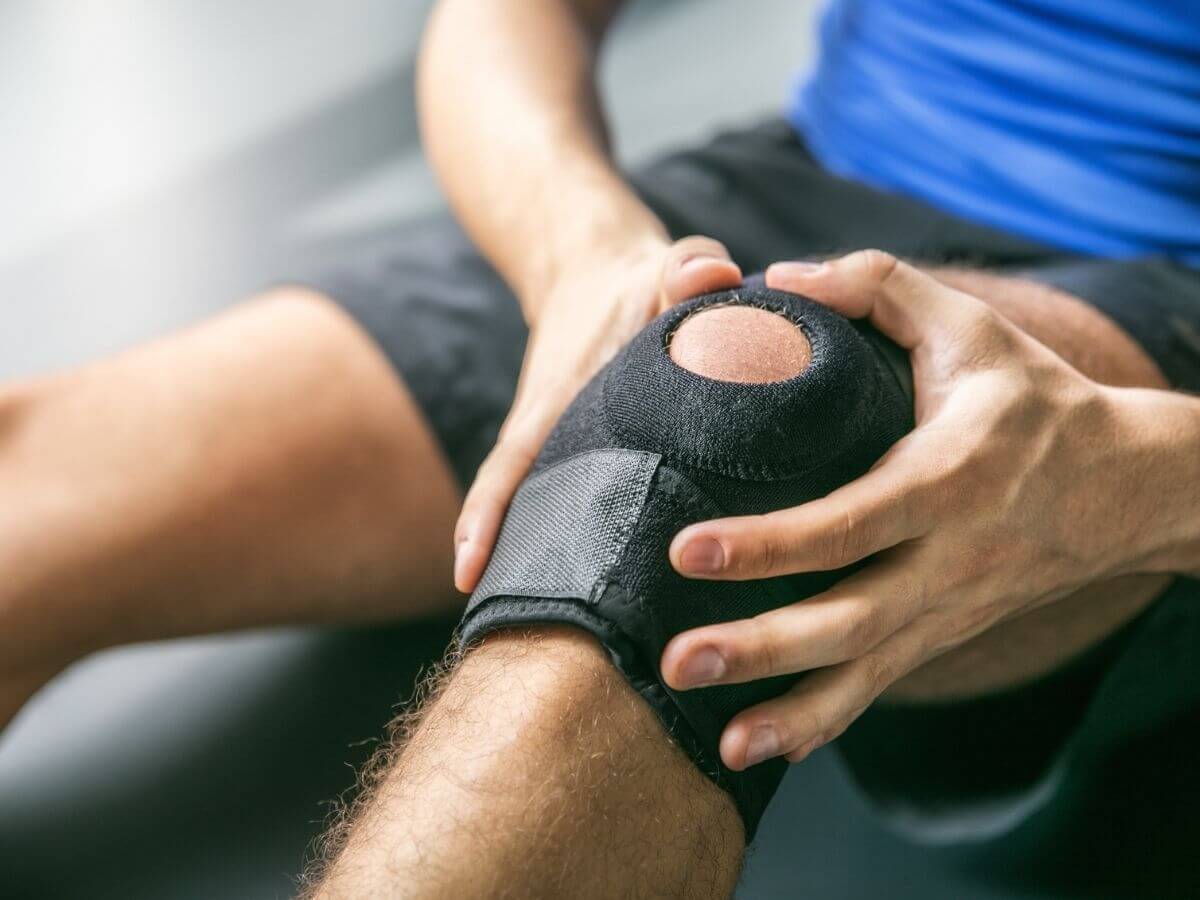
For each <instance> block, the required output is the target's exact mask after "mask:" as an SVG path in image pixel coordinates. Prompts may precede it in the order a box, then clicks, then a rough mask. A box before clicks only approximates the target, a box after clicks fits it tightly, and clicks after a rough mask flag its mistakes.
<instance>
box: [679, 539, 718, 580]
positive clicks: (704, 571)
mask: <svg viewBox="0 0 1200 900" xmlns="http://www.w3.org/2000/svg"><path fill="white" fill-rule="evenodd" d="M679 565H680V567H682V569H683V571H684V574H687V573H689V572H690V573H692V574H694V575H712V574H715V573H717V572H720V571H721V570H722V569H723V568H725V548H724V547H722V546H721V545H720V544H719V543H718V542H717V541H714V540H713V539H712V538H696V539H695V540H692V541H688V542H687V543H686V544H684V545H683V550H682V551H681V552H680V554H679Z"/></svg>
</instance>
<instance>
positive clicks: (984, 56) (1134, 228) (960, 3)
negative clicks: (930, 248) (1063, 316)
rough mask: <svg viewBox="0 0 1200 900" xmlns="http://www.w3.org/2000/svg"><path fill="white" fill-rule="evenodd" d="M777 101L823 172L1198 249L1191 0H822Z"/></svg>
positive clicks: (1065, 242) (1145, 249)
mask: <svg viewBox="0 0 1200 900" xmlns="http://www.w3.org/2000/svg"><path fill="white" fill-rule="evenodd" d="M820 44H821V53H820V57H819V59H818V61H817V64H816V67H815V68H814V70H813V71H812V72H811V73H810V74H809V75H808V76H807V77H806V78H805V79H803V80H802V82H801V83H800V84H799V85H798V86H797V89H796V93H795V97H794V102H793V104H792V108H791V110H790V118H791V120H792V122H793V124H794V125H795V126H796V128H797V129H798V130H799V131H800V132H801V134H802V135H803V136H804V137H805V138H806V140H807V142H808V144H809V147H810V149H811V150H812V152H813V153H814V155H815V156H816V157H817V158H818V159H819V160H820V161H821V162H822V164H824V165H825V166H826V167H827V168H829V169H830V170H832V171H833V172H835V173H837V174H840V175H844V176H846V177H849V178H854V179H857V180H860V181H864V182H867V183H869V184H873V185H876V186H878V187H880V188H883V189H885V190H890V191H896V192H900V193H904V194H908V195H911V196H914V197H918V198H920V199H923V200H925V201H926V202H928V203H930V204H932V205H934V206H938V207H941V208H942V209H945V210H948V211H950V212H953V213H957V214H959V215H961V216H964V217H966V218H968V219H972V220H974V221H977V222H982V223H986V224H989V225H993V226H996V227H999V228H1002V229H1005V230H1008V231H1011V232H1015V233H1018V234H1022V235H1025V236H1027V237H1030V238H1034V239H1037V240H1040V241H1043V242H1045V243H1048V244H1052V245H1055V246H1059V247H1063V248H1066V249H1070V250H1075V251H1079V252H1082V253H1088V254H1095V255H1100V256H1109V257H1129V256H1141V255H1165V256H1170V257H1173V258H1175V259H1178V260H1182V261H1185V262H1188V263H1190V264H1195V265H1200V0H831V2H830V4H829V7H828V9H827V10H826V11H825V14H824V18H823V20H822V24H821V30H820Z"/></svg>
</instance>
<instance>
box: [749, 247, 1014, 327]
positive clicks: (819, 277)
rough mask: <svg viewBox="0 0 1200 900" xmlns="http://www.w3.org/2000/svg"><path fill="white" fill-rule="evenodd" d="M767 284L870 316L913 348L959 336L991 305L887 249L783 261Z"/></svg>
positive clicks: (771, 270) (773, 268) (846, 311)
mask: <svg viewBox="0 0 1200 900" xmlns="http://www.w3.org/2000/svg"><path fill="white" fill-rule="evenodd" d="M766 282H767V286H768V287H771V288H775V289H777V290H784V291H792V292H794V293H797V294H804V295H805V296H807V297H811V298H812V299H814V300H817V301H819V302H821V303H824V304H825V305H827V306H829V307H831V308H832V309H834V310H836V311H837V312H839V313H841V314H842V315H844V316H849V317H850V318H853V319H860V318H867V319H869V320H870V321H871V324H873V325H874V326H875V327H876V328H878V329H879V330H880V331H882V332H883V333H884V334H886V335H887V336H888V337H890V338H891V339H892V340H894V341H895V342H896V343H898V344H900V345H901V346H902V347H905V348H907V349H909V350H912V349H914V348H915V347H916V346H917V345H918V344H920V343H921V342H922V340H925V339H928V338H930V337H934V336H939V335H946V334H950V335H952V334H958V333H961V331H962V329H963V328H964V327H967V326H968V325H969V324H970V323H971V322H972V321H973V320H974V319H976V318H979V317H987V316H989V314H990V313H989V309H988V307H987V305H986V304H985V303H984V302H983V301H982V300H979V299H977V298H975V297H972V296H971V295H969V294H965V293H963V292H961V291H957V290H955V289H953V288H951V287H948V286H946V285H944V284H942V283H941V282H938V281H936V280H935V279H933V278H931V277H929V276H928V275H926V274H924V273H923V272H921V271H919V270H918V269H916V268H914V267H913V266H910V265H909V264H908V263H906V262H903V261H901V260H899V259H897V258H896V257H894V256H892V255H891V254H890V253H884V252H883V251H882V250H859V251H858V252H856V253H851V254H849V255H847V256H843V257H841V258H839V259H834V260H829V261H828V262H824V263H818V264H815V265H814V264H812V263H794V262H782V263H775V264H774V265H772V266H770V267H769V268H768V269H767V272H766Z"/></svg>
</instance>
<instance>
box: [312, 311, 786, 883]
mask: <svg viewBox="0 0 1200 900" xmlns="http://www.w3.org/2000/svg"><path fill="white" fill-rule="evenodd" d="M702 320H703V321H702ZM697 323H698V324H697ZM765 343H770V344H771V345H772V347H773V348H774V349H775V350H776V351H777V352H773V353H764V352H761V348H762V347H763V345H764V344H765ZM671 347H672V349H671V352H672V354H673V355H674V356H675V357H676V359H677V360H684V361H686V364H687V365H688V366H689V367H690V368H693V369H694V370H696V371H698V372H700V373H701V374H705V375H708V376H709V377H713V378H722V379H726V380H733V381H770V380H774V379H778V378H780V377H787V376H789V375H791V374H795V373H796V372H798V371H800V370H802V369H803V368H804V367H805V366H806V365H807V362H808V359H809V355H810V354H809V350H810V348H809V346H808V342H807V340H806V339H805V338H804V336H803V334H802V332H800V331H799V329H797V328H795V327H794V326H793V325H792V324H791V323H790V322H787V321H786V320H784V319H782V318H781V317H779V316H777V315H775V314H773V313H769V312H764V311H763V310H758V309H753V308H748V307H740V308H730V309H721V310H715V311H713V312H710V313H707V314H705V315H702V316H697V317H696V318H695V319H694V320H692V321H691V322H690V323H689V325H688V326H687V327H684V328H681V329H680V330H679V332H678V333H677V334H676V335H675V338H674V339H673V341H672V345H671ZM664 564H665V561H664ZM539 633H540V634H542V635H545V636H544V637H542V638H538V637H536V636H532V637H526V636H522V635H517V634H513V633H507V634H501V635H498V636H494V637H492V638H490V639H488V640H486V641H485V642H484V643H483V644H482V645H481V646H480V647H479V648H478V649H476V650H473V651H472V652H471V653H470V654H469V655H468V656H467V658H466V660H465V661H464V662H463V664H462V665H461V666H460V667H459V669H458V670H457V671H456V672H455V673H454V674H453V676H452V677H451V678H450V680H449V682H448V684H447V686H446V687H445V689H444V691H443V692H442V693H441V695H440V696H438V697H437V698H436V700H435V701H434V702H433V703H432V704H431V705H430V707H429V710H428V712H427V714H426V715H425V717H424V719H423V720H421V721H420V724H419V725H418V727H417V728H416V730H415V733H414V734H413V735H412V738H411V740H410V741H409V742H408V743H407V745H406V746H402V747H401V748H400V750H399V752H398V753H397V754H396V755H395V756H394V757H393V758H391V759H388V758H385V759H384V760H383V762H382V766H381V768H382V775H381V778H380V780H379V784H378V787H377V789H376V791H375V793H374V796H373V797H370V799H368V800H367V801H366V802H365V803H364V804H363V805H362V807H361V809H360V810H358V812H357V815H356V816H354V817H353V818H352V819H351V820H350V825H349V827H347V828H344V829H343V831H342V832H341V833H338V832H335V837H334V839H333V840H332V841H331V844H332V845H333V849H334V850H335V851H338V852H337V853H336V854H335V859H334V861H333V863H332V865H331V867H330V869H329V872H328V874H327V876H326V878H325V881H324V883H323V884H322V885H320V886H319V887H318V888H317V889H316V896H319V897H321V898H335V897H336V898H340V897H373V896H394V897H412V898H442V897H446V898H450V897H563V896H570V897H582V898H586V897H597V898H599V897H727V896H729V894H730V893H731V892H732V890H733V886H734V883H735V882H736V880H737V875H738V872H739V870H740V867H741V857H742V847H743V836H744V831H743V826H742V822H741V819H740V817H739V815H738V813H737V811H736V809H735V807H734V804H733V802H732V800H731V799H730V798H729V797H728V796H727V795H726V794H725V793H724V792H723V791H721V790H719V789H718V788H716V787H715V786H714V785H713V784H712V783H711V782H710V781H708V779H707V778H705V777H704V776H703V775H702V774H701V773H700V771H699V770H698V769H697V768H696V766H695V765H694V764H693V763H692V761H691V760H690V759H688V758H687V757H686V756H685V755H684V754H683V753H682V752H681V751H680V750H679V749H678V748H676V747H674V746H672V744H671V743H670V741H669V739H668V738H667V735H666V733H665V731H664V730H663V728H662V725H661V724H660V723H659V721H658V719H657V718H656V717H655V716H654V714H653V713H652V712H651V710H650V707H649V706H648V705H647V704H646V703H644V702H643V701H642V699H641V698H640V697H638V696H637V695H636V694H635V693H634V692H633V690H632V689H631V688H630V687H629V685H628V684H627V683H626V681H625V680H624V676H622V675H620V674H618V672H617V671H616V669H615V668H614V667H613V666H612V664H611V663H610V662H609V660H608V658H607V656H606V654H605V653H604V652H603V651H602V650H601V649H600V648H599V645H598V644H596V643H595V642H594V640H593V639H592V638H591V637H590V636H586V635H584V634H583V633H582V632H574V631H571V630H569V629H566V628H561V627H560V628H546V629H541V630H540V631H539Z"/></svg>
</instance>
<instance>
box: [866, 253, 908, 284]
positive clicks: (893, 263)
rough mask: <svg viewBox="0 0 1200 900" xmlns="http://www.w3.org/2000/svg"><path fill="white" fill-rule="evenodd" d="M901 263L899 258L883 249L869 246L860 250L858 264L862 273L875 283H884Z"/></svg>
mask: <svg viewBox="0 0 1200 900" xmlns="http://www.w3.org/2000/svg"><path fill="white" fill-rule="evenodd" d="M901 265H902V263H901V262H900V260H898V259H897V258H896V257H895V256H893V255H892V254H890V253H888V252H887V251H885V250H877V249H875V248H870V249H868V250H863V251H860V261H859V266H860V267H861V270H862V273H863V275H864V276H865V277H866V278H867V279H868V280H869V281H871V282H874V283H875V284H877V285H880V286H882V285H884V284H886V283H887V282H888V281H889V280H890V279H891V278H892V276H893V275H895V274H896V271H897V269H898V268H899V267H900V266H901Z"/></svg>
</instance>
